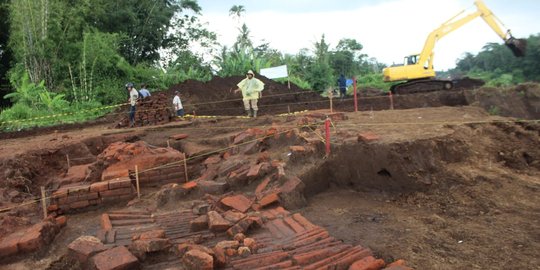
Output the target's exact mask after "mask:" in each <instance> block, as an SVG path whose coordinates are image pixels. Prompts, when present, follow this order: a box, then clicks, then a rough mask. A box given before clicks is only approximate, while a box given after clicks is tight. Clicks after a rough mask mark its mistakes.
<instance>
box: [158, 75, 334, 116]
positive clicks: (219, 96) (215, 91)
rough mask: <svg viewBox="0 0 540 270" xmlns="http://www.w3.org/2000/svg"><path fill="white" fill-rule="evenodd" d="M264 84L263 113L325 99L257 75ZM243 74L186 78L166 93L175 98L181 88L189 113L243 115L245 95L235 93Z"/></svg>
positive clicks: (296, 87)
mask: <svg viewBox="0 0 540 270" xmlns="http://www.w3.org/2000/svg"><path fill="white" fill-rule="evenodd" d="M257 78H258V79H260V80H261V81H262V82H263V83H264V84H265V86H264V91H263V92H262V98H261V99H260V100H259V104H258V105H259V107H261V109H260V113H262V114H275V113H283V112H288V107H287V105H288V104H294V103H301V102H303V101H313V100H323V99H322V97H320V96H319V95H318V94H317V93H315V92H312V91H306V90H302V89H300V88H299V87H298V86H296V85H295V84H292V83H291V89H289V88H288V86H287V85H286V84H282V83H279V82H276V81H273V80H270V79H268V78H266V77H264V76H257ZM243 79H244V77H242V76H232V77H226V78H221V77H214V78H213V79H212V80H210V81H208V82H199V81H194V80H187V81H185V82H183V83H180V84H177V85H174V86H172V87H171V88H170V89H169V90H167V93H168V95H169V97H170V99H171V100H172V96H173V95H174V91H180V93H181V95H182V101H183V103H184V107H185V108H186V112H188V113H191V112H192V111H195V112H196V113H197V114H211V115H242V114H243V113H244V109H243V108H244V107H243V103H242V95H241V94H240V93H237V94H235V93H233V90H234V89H236V88H237V86H236V85H237V84H238V83H239V82H240V81H241V80H243Z"/></svg>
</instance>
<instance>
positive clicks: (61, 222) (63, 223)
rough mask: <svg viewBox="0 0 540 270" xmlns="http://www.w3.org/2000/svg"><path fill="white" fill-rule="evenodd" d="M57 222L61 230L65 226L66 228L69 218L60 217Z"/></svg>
mask: <svg viewBox="0 0 540 270" xmlns="http://www.w3.org/2000/svg"><path fill="white" fill-rule="evenodd" d="M55 222H56V225H57V226H58V227H59V228H62V227H64V226H66V224H67V217H66V216H59V217H57V218H56V219H55Z"/></svg>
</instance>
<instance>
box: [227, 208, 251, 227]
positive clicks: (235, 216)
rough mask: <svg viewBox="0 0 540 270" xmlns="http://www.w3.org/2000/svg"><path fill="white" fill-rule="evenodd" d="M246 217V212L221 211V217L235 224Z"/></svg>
mask: <svg viewBox="0 0 540 270" xmlns="http://www.w3.org/2000/svg"><path fill="white" fill-rule="evenodd" d="M245 217H246V214H243V213H239V212H235V211H232V210H229V211H227V212H225V213H223V218H224V219H226V220H228V221H230V222H231V223H232V224H236V223H237V222H238V221H240V220H242V219H243V218H245Z"/></svg>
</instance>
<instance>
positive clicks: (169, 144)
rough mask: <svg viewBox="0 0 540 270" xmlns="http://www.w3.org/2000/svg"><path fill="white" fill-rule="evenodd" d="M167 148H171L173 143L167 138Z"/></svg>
mask: <svg viewBox="0 0 540 270" xmlns="http://www.w3.org/2000/svg"><path fill="white" fill-rule="evenodd" d="M167 148H171V143H170V142H169V140H167Z"/></svg>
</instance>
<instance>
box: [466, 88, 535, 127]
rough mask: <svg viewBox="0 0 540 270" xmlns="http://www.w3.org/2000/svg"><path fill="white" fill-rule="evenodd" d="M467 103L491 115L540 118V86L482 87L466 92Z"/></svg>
mask: <svg viewBox="0 0 540 270" xmlns="http://www.w3.org/2000/svg"><path fill="white" fill-rule="evenodd" d="M465 96H466V99H467V102H468V103H469V104H471V105H474V106H479V107H482V108H484V109H485V110H486V111H488V112H489V113H491V114H495V115H502V116H510V117H516V118H524V119H538V118H540V84H538V83H524V84H519V85H517V86H513V87H509V88H494V87H482V88H480V89H477V90H473V91H469V92H466V95H465Z"/></svg>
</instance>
